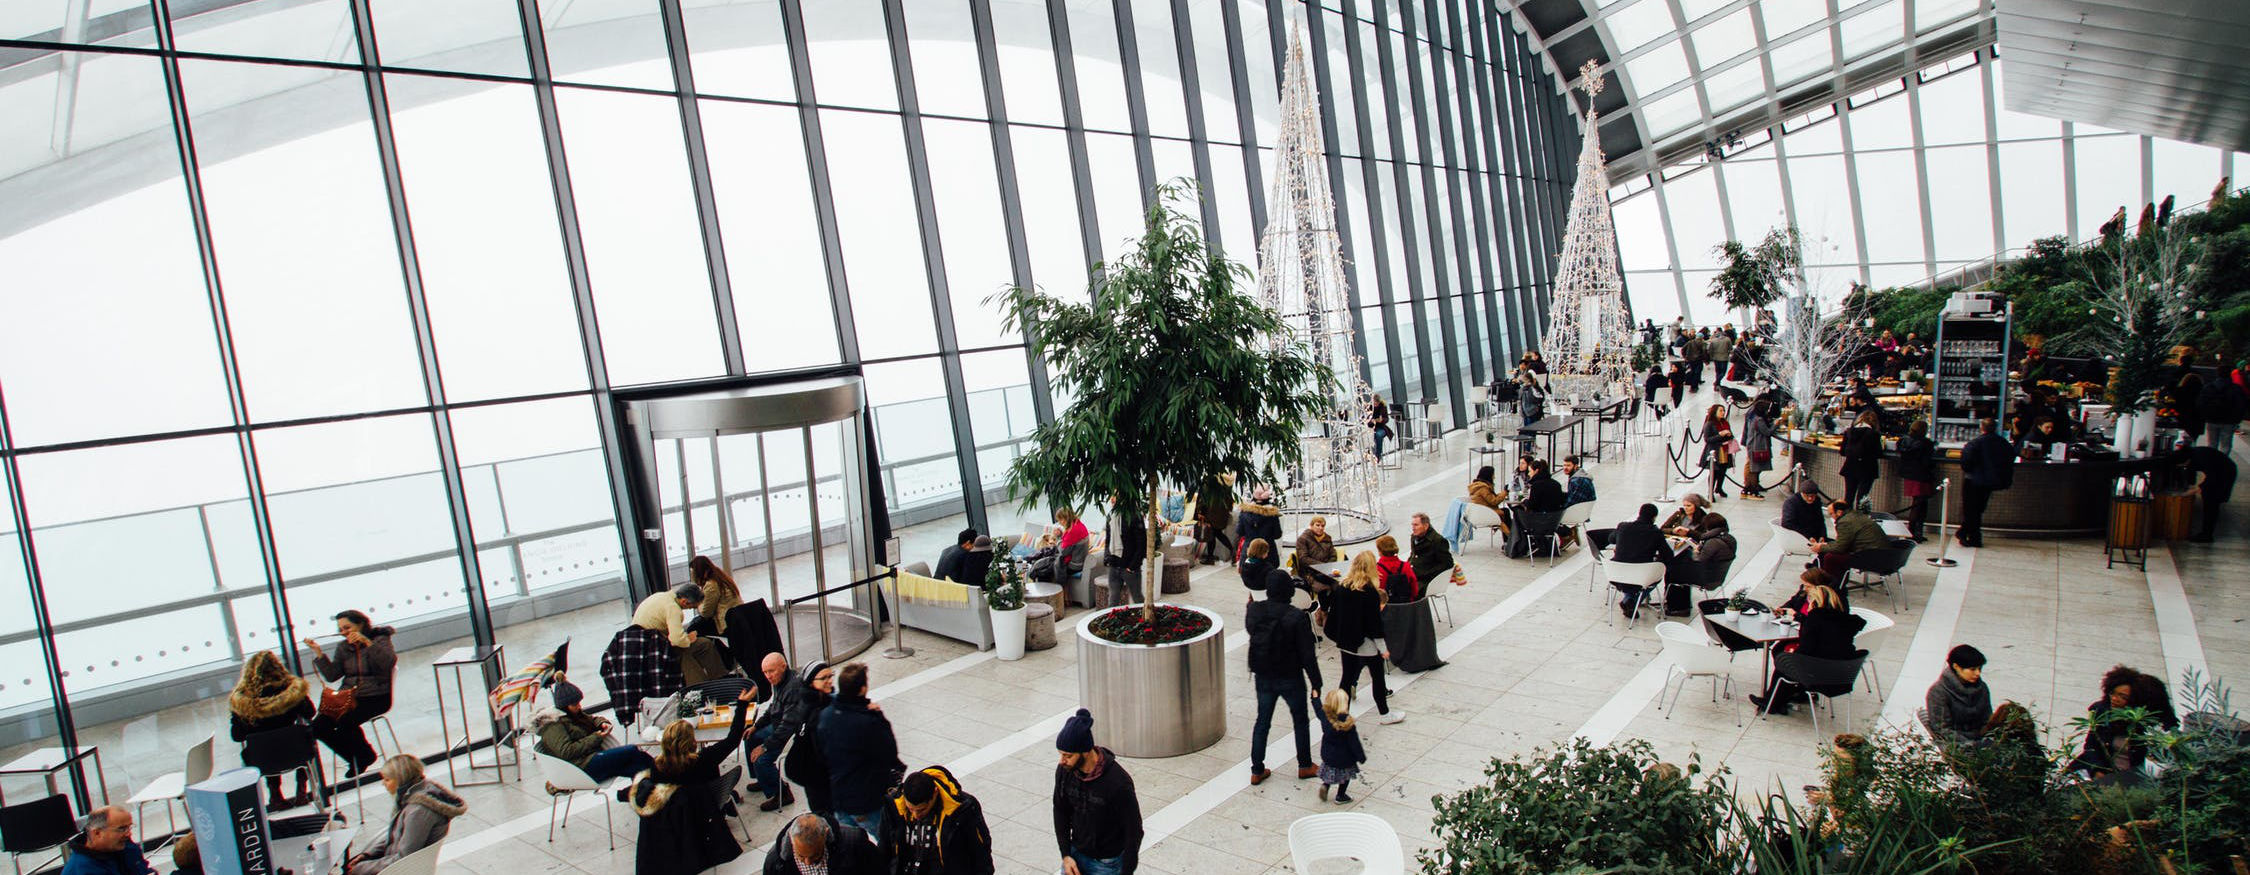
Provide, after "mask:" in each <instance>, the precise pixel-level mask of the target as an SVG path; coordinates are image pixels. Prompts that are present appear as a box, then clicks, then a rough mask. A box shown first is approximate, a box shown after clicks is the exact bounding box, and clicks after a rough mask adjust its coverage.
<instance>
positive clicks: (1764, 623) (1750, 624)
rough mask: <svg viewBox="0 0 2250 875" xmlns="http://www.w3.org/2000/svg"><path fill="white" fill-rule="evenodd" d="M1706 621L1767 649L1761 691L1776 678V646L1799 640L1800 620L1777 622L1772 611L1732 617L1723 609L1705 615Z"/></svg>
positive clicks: (1761, 669)
mask: <svg viewBox="0 0 2250 875" xmlns="http://www.w3.org/2000/svg"><path fill="white" fill-rule="evenodd" d="M1703 623H1704V625H1705V626H1708V627H1712V628H1715V629H1725V630H1727V631H1729V632H1732V633H1734V634H1736V635H1740V636H1742V637H1744V638H1747V639H1749V640H1750V641H1752V642H1755V643H1757V644H1758V645H1760V646H1762V647H1764V648H1765V650H1766V658H1765V660H1764V661H1762V662H1760V663H1759V665H1758V689H1760V690H1764V689H1766V688H1767V687H1768V686H1770V683H1771V681H1772V678H1773V675H1772V672H1773V649H1774V648H1775V647H1776V646H1779V645H1782V644H1787V643H1789V642H1791V641H1795V640H1797V624H1796V623H1784V622H1780V621H1777V620H1775V619H1774V618H1773V615H1772V614H1768V613H1765V612H1763V611H1761V612H1759V613H1755V614H1749V613H1744V614H1735V615H1733V616H1729V615H1727V614H1725V613H1723V612H1722V613H1717V614H1704V615H1703ZM1711 637H1713V638H1714V639H1715V638H1717V637H1718V636H1717V635H1713V636H1711Z"/></svg>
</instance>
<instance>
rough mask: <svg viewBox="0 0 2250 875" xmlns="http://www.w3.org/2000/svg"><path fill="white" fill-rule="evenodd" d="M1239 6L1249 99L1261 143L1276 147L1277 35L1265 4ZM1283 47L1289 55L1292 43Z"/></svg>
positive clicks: (1244, 1) (1245, 1) (1252, 1)
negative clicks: (1275, 41)
mask: <svg viewBox="0 0 2250 875" xmlns="http://www.w3.org/2000/svg"><path fill="white" fill-rule="evenodd" d="M1235 6H1236V8H1237V9H1238V10H1239V11H1240V13H1241V16H1242V63H1243V69H1245V70H1247V71H1248V72H1249V74H1250V93H1249V94H1248V95H1246V96H1245V99H1247V100H1249V101H1250V107H1251V109H1252V111H1253V112H1254V113H1255V114H1256V115H1257V118H1258V142H1259V143H1262V144H1266V145H1272V144H1273V142H1274V140H1275V137H1277V136H1278V135H1279V132H1280V129H1281V120H1280V118H1279V115H1280V112H1281V90H1280V86H1279V85H1278V84H1276V83H1277V77H1278V76H1279V75H1280V74H1279V71H1280V69H1281V59H1279V58H1275V57H1274V56H1273V36H1272V33H1273V32H1272V30H1271V29H1270V27H1269V26H1268V23H1267V21H1266V4H1265V0H1240V2H1238V3H1236V4H1235ZM1282 45H1283V46H1284V49H1283V51H1287V48H1286V46H1287V45H1288V43H1287V42H1286V41H1284V42H1283V43H1282ZM1329 148H1335V145H1334V144H1330V145H1329Z"/></svg>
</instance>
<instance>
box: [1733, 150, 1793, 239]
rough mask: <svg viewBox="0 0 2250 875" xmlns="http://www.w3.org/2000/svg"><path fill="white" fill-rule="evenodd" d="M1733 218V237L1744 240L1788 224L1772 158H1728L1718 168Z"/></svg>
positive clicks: (1755, 237)
mask: <svg viewBox="0 0 2250 875" xmlns="http://www.w3.org/2000/svg"><path fill="white" fill-rule="evenodd" d="M1719 173H1720V174H1721V175H1722V176H1721V178H1722V179H1724V180H1725V182H1726V193H1727V203H1728V207H1729V210H1730V215H1732V216H1733V217H1734V237H1735V239H1737V240H1741V241H1743V242H1744V243H1748V242H1750V241H1753V240H1758V239H1761V238H1763V237H1765V236H1766V232H1767V231H1769V230H1772V229H1774V228H1779V227H1782V226H1784V225H1787V224H1789V218H1788V217H1787V216H1786V215H1784V214H1783V213H1782V210H1781V168H1780V167H1779V166H1778V165H1776V164H1775V163H1774V162H1772V161H1757V160H1751V161H1740V160H1736V159H1732V158H1729V159H1727V162H1726V163H1725V164H1723V165H1720V167H1719Z"/></svg>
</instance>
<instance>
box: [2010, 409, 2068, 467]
mask: <svg viewBox="0 0 2250 875" xmlns="http://www.w3.org/2000/svg"><path fill="white" fill-rule="evenodd" d="M2069 443H2070V433H2069V432H2068V431H2067V430H2065V429H2064V427H2063V426H2062V425H2060V424H2058V423H2057V422H2056V421H2055V419H2054V418H2053V417H2043V418H2041V419H2040V420H2039V424H2038V425H2035V426H2033V427H2032V429H2031V430H2030V431H2028V432H2025V433H2024V434H2023V437H2021V438H2018V439H2017V440H2016V455H2019V456H2022V457H2023V458H2026V459H2051V458H2054V456H2055V445H2056V444H2066V445H2067V444H2069Z"/></svg>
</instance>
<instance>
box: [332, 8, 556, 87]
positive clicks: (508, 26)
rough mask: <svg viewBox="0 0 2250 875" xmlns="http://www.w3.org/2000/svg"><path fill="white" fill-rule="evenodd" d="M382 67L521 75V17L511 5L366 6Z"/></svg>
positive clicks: (526, 67) (526, 65) (524, 71)
mask: <svg viewBox="0 0 2250 875" xmlns="http://www.w3.org/2000/svg"><path fill="white" fill-rule="evenodd" d="M368 13H369V14H370V15H372V16H374V19H375V45H376V47H377V49H378V52H379V54H380V55H381V56H382V60H383V64H384V65H385V66H396V67H420V68H423V69H426V70H451V71H456V72H461V73H490V74H493V75H497V76H523V75H526V74H527V73H529V72H530V66H529V63H528V62H527V61H526V60H525V58H524V53H523V18H522V16H521V15H520V14H519V13H518V12H517V10H516V4H515V2H514V0H382V2H379V3H369V4H368Z"/></svg>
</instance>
